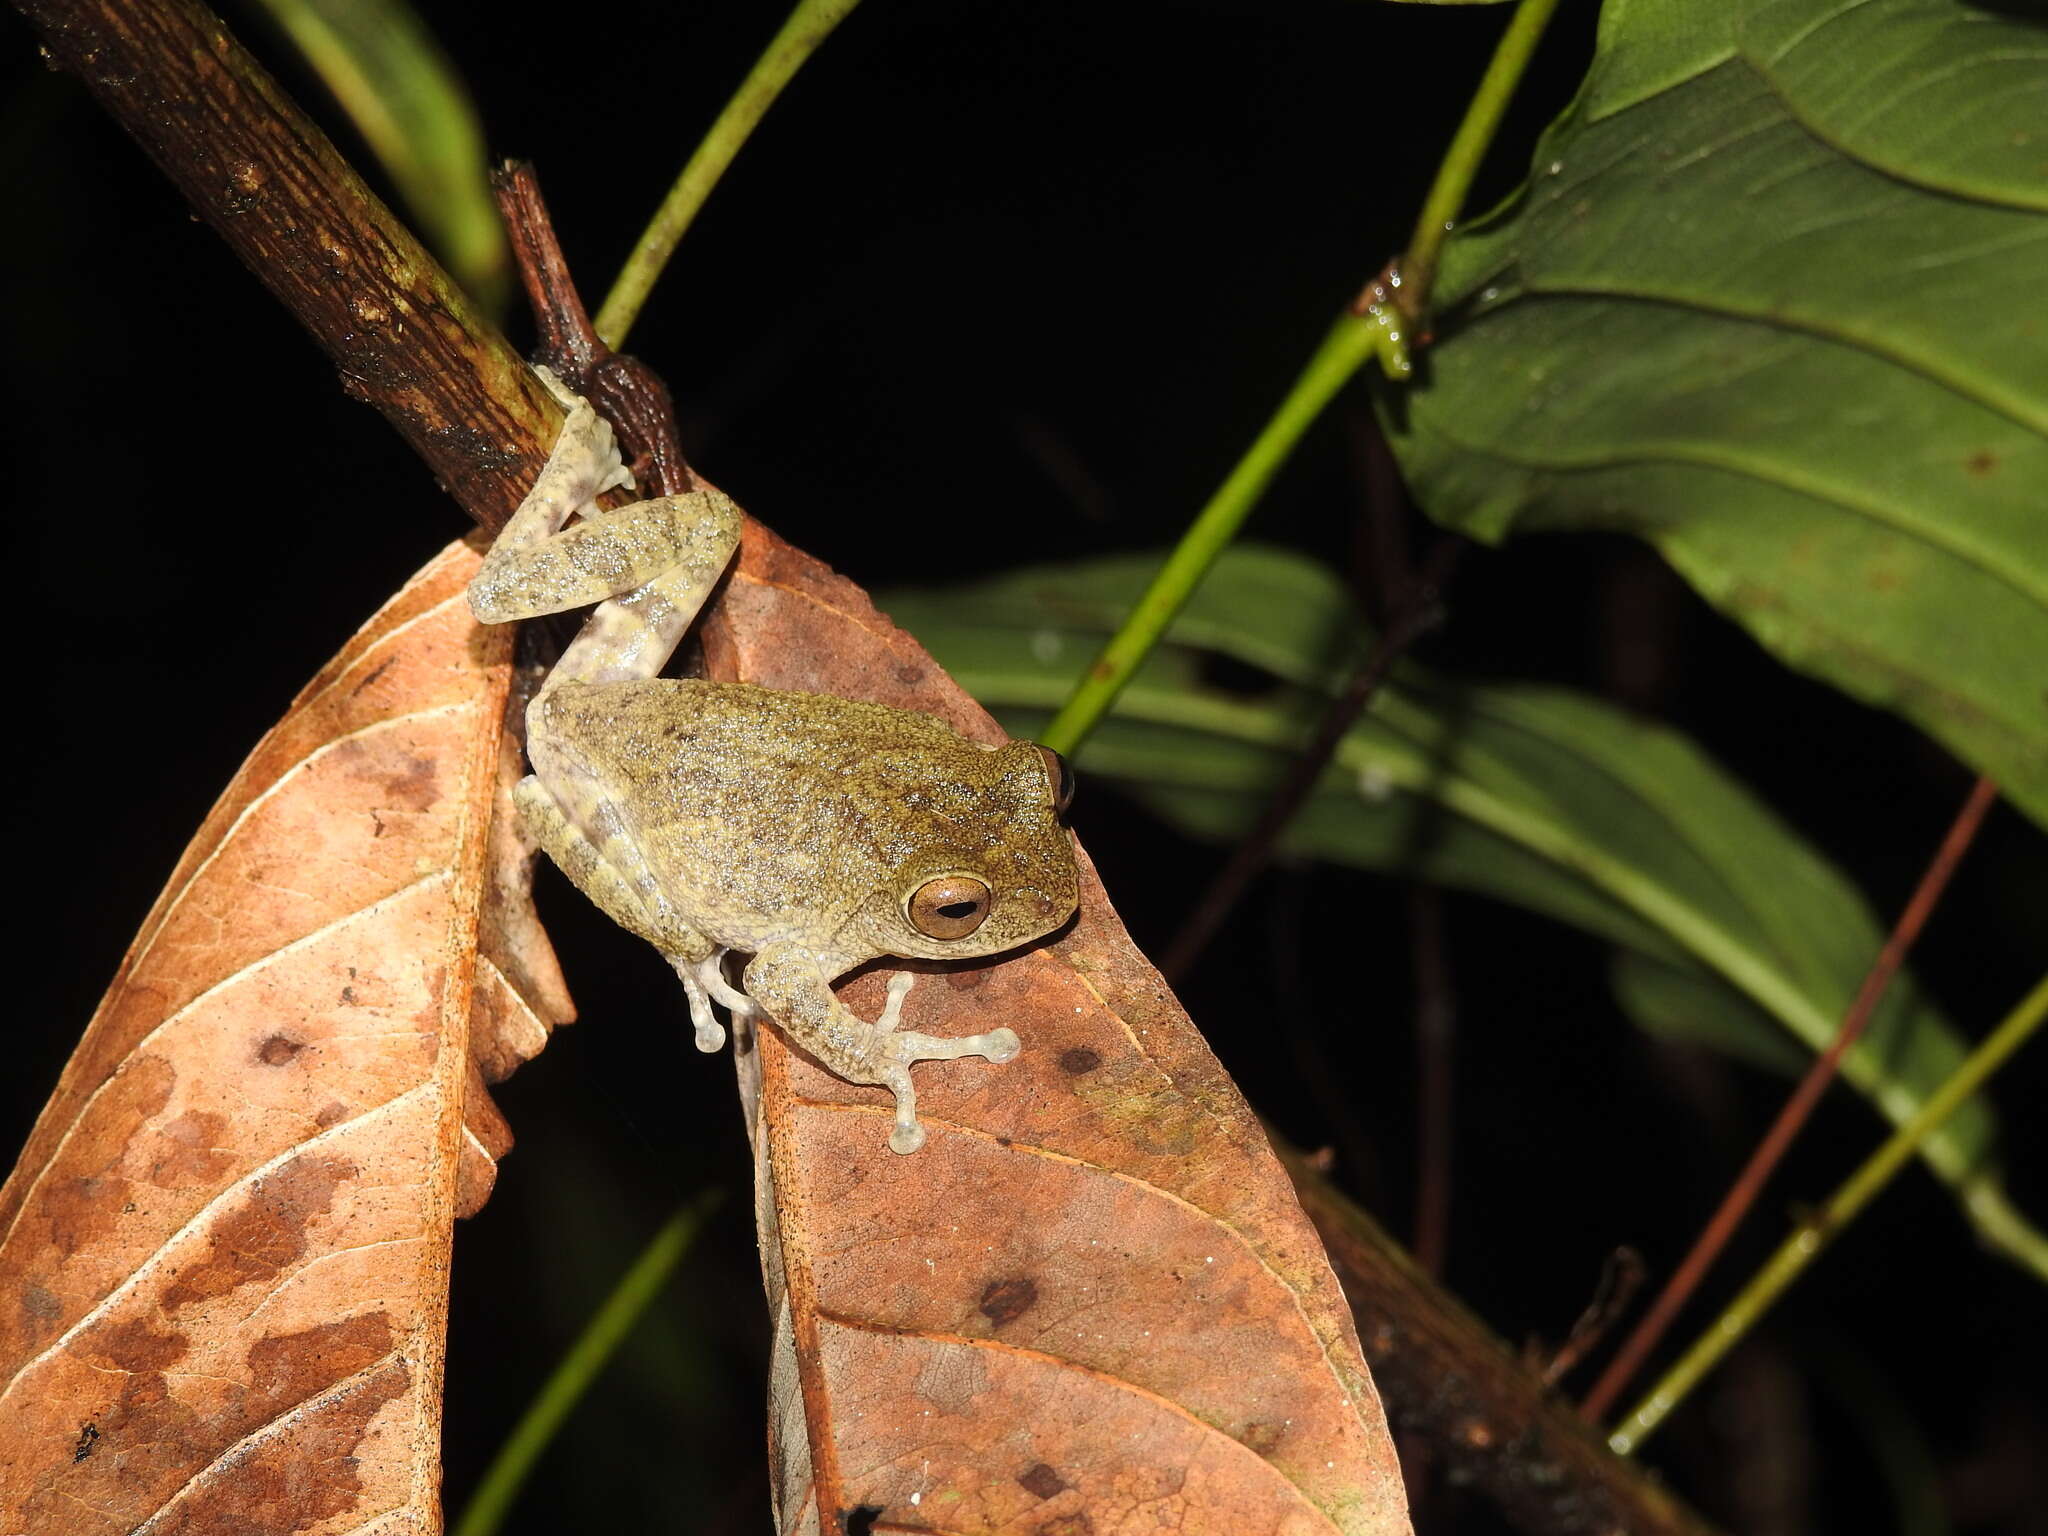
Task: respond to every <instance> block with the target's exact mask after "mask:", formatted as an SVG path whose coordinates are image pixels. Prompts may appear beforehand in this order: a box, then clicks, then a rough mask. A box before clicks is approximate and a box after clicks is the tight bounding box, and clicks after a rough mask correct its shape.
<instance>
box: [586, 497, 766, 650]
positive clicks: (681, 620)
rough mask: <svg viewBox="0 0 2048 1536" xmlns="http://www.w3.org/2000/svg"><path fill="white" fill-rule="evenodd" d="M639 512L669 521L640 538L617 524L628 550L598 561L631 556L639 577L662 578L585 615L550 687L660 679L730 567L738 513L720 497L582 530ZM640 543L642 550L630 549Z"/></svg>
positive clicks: (671, 501) (677, 501) (670, 502)
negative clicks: (661, 513)
mask: <svg viewBox="0 0 2048 1536" xmlns="http://www.w3.org/2000/svg"><path fill="white" fill-rule="evenodd" d="M641 506H644V507H660V506H667V507H669V508H670V509H671V511H670V515H669V516H668V518H667V520H666V522H663V521H662V520H661V519H659V518H654V517H652V516H650V517H649V518H648V519H647V522H648V527H647V528H646V529H642V530H638V531H635V530H630V529H626V526H625V522H624V521H622V522H621V524H620V527H621V529H622V530H624V532H625V533H626V534H627V535H629V537H628V538H627V543H628V544H630V545H631V548H630V550H629V551H625V552H622V551H621V550H618V549H611V548H607V551H606V553H605V555H604V557H603V558H607V559H609V558H613V557H616V558H619V559H621V560H623V559H625V558H626V553H630V554H631V558H632V561H633V570H634V571H635V572H636V573H637V572H639V571H642V570H647V571H658V572H659V574H655V575H652V577H651V579H649V580H646V581H644V582H641V583H640V584H639V585H636V586H634V587H633V588H632V589H631V590H626V589H624V588H621V587H614V588H613V589H612V590H613V591H614V592H620V593H622V595H620V596H617V597H614V598H612V600H611V601H610V602H607V603H602V604H600V605H599V606H598V608H597V609H596V611H595V612H593V613H592V614H591V615H590V618H589V619H588V620H587V621H586V622H585V623H584V626H583V628H582V630H581V632H579V633H578V634H577V636H576V638H575V639H574V640H572V641H570V642H569V646H568V648H567V649H566V650H564V651H563V652H562V659H561V660H560V661H558V662H556V663H555V669H554V671H553V672H551V673H550V674H549V675H548V682H549V684H550V685H553V684H556V683H560V682H563V681H568V680H575V681H579V682H586V683H623V682H632V681H635V680H637V679H640V678H648V677H658V676H659V675H660V674H661V669H662V666H663V665H664V664H665V663H666V662H667V661H668V659H669V657H670V656H671V655H673V654H674V653H675V649H676V647H677V646H678V645H680V644H681V643H682V639H683V632H684V631H685V630H687V629H688V628H689V627H690V621H691V620H692V619H694V618H696V617H697V610H698V609H700V608H702V607H703V606H704V600H705V599H706V598H708V597H709V596H710V595H711V589H712V588H713V587H715V586H717V585H718V579H719V577H721V576H723V575H724V574H725V568H726V566H727V565H729V564H731V562H732V552H733V551H734V550H735V549H737V548H738V547H739V542H740V509H739V508H738V507H737V506H735V505H734V504H733V503H732V501H731V500H729V499H728V498H727V497H725V496H723V495H721V494H720V493H719V492H717V491H693V492H691V493H690V494H689V495H688V496H673V497H668V498H666V499H665V500H663V501H660V502H652V501H650V502H643V503H641V504H640V506H634V507H624V508H621V509H620V510H619V511H618V512H615V513H606V514H604V515H603V516H601V517H599V518H597V519H596V520H594V521H593V522H592V523H590V524H588V525H587V526H589V527H591V528H593V529H594V530H597V531H598V532H602V531H603V530H604V529H605V527H606V526H607V521H608V520H609V519H614V518H616V519H621V520H627V519H630V518H631V517H632V516H633V515H635V514H637V513H639V511H640V508H641ZM583 526H585V525H579V526H578V527H575V528H571V529H570V530H569V531H568V534H564V535H562V537H564V538H566V537H568V536H569V535H573V534H578V533H581V532H582V531H583ZM643 538H644V543H634V542H632V541H634V540H641V539H643ZM593 558H597V557H596V556H593ZM623 572H624V567H623V566H622V567H621V573H622V574H623Z"/></svg>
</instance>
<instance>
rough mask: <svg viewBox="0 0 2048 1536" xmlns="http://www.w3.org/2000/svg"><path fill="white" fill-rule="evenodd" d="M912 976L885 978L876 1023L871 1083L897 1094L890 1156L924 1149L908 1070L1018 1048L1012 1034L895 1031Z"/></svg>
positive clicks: (1004, 1057)
mask: <svg viewBox="0 0 2048 1536" xmlns="http://www.w3.org/2000/svg"><path fill="white" fill-rule="evenodd" d="M916 983H917V978H916V977H915V976H914V975H912V974H911V973H910V972H909V971H898V972H897V973H896V974H895V975H894V976H891V977H890V978H889V996H888V1001H887V1002H885V1003H884V1004H883V1006H882V1012H881V1014H880V1016H879V1017H877V1018H876V1020H875V1026H874V1027H875V1037H876V1038H875V1042H874V1047H873V1049H874V1055H875V1058H876V1060H875V1063H874V1067H873V1072H874V1081H876V1082H879V1083H880V1084H881V1085H882V1086H883V1087H885V1088H887V1089H888V1090H889V1091H890V1092H891V1093H893V1094H894V1095H895V1096H896V1125H895V1128H894V1129H893V1130H891V1131H890V1132H889V1150H890V1151H891V1152H903V1153H910V1152H915V1151H916V1150H917V1149H918V1148H919V1147H922V1146H923V1145H924V1127H923V1126H921V1125H919V1124H918V1123H917V1089H916V1088H915V1087H914V1086H912V1084H911V1081H910V1069H911V1067H912V1066H913V1065H914V1064H916V1063H917V1062H920V1061H954V1060H957V1059H958V1058H960V1057H962V1056H983V1057H986V1058H987V1059H988V1060H990V1061H993V1062H1005V1061H1009V1060H1012V1059H1013V1058H1014V1057H1015V1056H1016V1055H1017V1053H1018V1052H1019V1051H1020V1050H1022V1049H1023V1046H1022V1045H1021V1043H1020V1042H1019V1041H1018V1039H1017V1032H1016V1031H1015V1030H1011V1029H992V1030H989V1031H988V1032H987V1033H986V1034H980V1035H961V1036H958V1037H955V1038H948V1037H945V1036H941V1035H923V1034H919V1033H918V1032H917V1031H916V1030H913V1029H898V1028H897V1027H896V1025H897V1022H898V1020H899V1019H900V1018H901V1017H902V1014H903V999H904V998H906V997H908V996H909V995H910V989H911V988H912V987H913V986H915V985H916Z"/></svg>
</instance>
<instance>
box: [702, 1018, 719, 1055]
mask: <svg viewBox="0 0 2048 1536" xmlns="http://www.w3.org/2000/svg"><path fill="white" fill-rule="evenodd" d="M696 1041H697V1049H698V1050H700V1051H703V1052H705V1053H706V1054H707V1055H708V1054H709V1053H710V1052H712V1051H716V1050H722V1049H724V1047H725V1026H724V1025H723V1024H721V1023H719V1022H718V1021H717V1020H716V1019H699V1020H697V1028H696Z"/></svg>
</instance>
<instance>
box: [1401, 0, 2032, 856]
mask: <svg viewBox="0 0 2048 1536" xmlns="http://www.w3.org/2000/svg"><path fill="white" fill-rule="evenodd" d="M2044 271H2048V26H2044V25H2042V24H2041V23H2039V22H2035V21H2027V20H2022V19H2020V18H2019V17H2017V16H2015V15H2011V14H1999V13H1998V12H1996V11H1994V10H1992V9H1990V8H1986V7H1984V6H1980V5H1975V4H1968V3H1964V0H1858V3H1853V4H1852V3H1844V0H1608V4H1607V6H1606V8H1605V11H1604V13H1603V16H1602V21H1601V29H1600V39H1599V45H1598V51H1597V55H1596V57H1595V60H1594V64H1593V68H1592V72H1591V74H1590V75H1589V76H1588V78H1587V80H1586V82H1585V85H1584V87H1583V89H1582V90H1581V92H1580V95H1579V99H1578V101H1577V102H1576V103H1575V104H1574V105H1573V107H1572V109H1571V110H1570V111H1569V112H1567V113H1566V114H1565V116H1564V117H1563V118H1562V119H1561V120H1560V121H1559V122H1558V123H1557V124H1555V125H1554V126H1553V127H1552V129H1551V130H1550V132H1549V133H1548V134H1547V135H1546V136H1545V137H1544V139H1543V142H1542V143H1541V145H1540V146H1539V148H1538V151H1537V154H1536V157H1535V166H1534V171H1533V174H1532V176H1531V178H1530V181H1529V183H1528V184H1527V185H1526V186H1525V187H1524V188H1523V190H1522V191H1521V192H1520V193H1519V194H1518V195H1517V196H1516V197H1515V198H1514V199H1513V200H1511V201H1510V202H1509V204H1507V205H1506V206H1505V207H1504V208H1502V209H1501V210H1498V211H1497V212H1496V213H1494V214H1493V215H1490V216H1488V217H1487V218H1484V219H1482V220H1479V221H1478V222H1476V223H1475V224H1474V225H1473V226H1472V227H1471V228H1470V229H1469V230H1466V231H1463V232H1461V233H1460V234H1458V235H1455V236H1453V237H1452V239H1451V240H1450V241H1449V243H1448V245H1447V246H1446V249H1445V253H1444V258H1443V266H1442V271H1441V276H1440V279H1439V282H1438V288H1437V301H1438V303H1439V304H1440V305H1441V306H1443V316H1442V321H1441V323H1440V324H1439V326H1438V335H1439V344H1438V345H1437V346H1436V347H1435V348H1433V349H1432V350H1431V351H1430V353H1429V354H1428V367H1427V377H1426V379H1425V380H1424V381H1423V382H1422V383H1421V385H1420V387H1417V388H1415V389H1413V390H1411V391H1408V392H1406V393H1405V394H1402V395H1391V396H1389V397H1388V399H1387V400H1386V414H1387V417H1388V421H1389V425H1390V430H1391V431H1392V433H1393V436H1394V444H1395V450H1396V452H1397V453H1398V454H1399V456H1400V459H1401V462H1402V464H1403V467H1404V469H1405V470H1406V472H1407V475H1408V477H1409V480H1410V483H1411V484H1412V485H1413V486H1414V488H1415V490H1416V493H1417V495H1418V496H1419V497H1420V498H1421V499H1422V501H1423V502H1424V504H1425V505H1426V506H1427V507H1428V509H1429V511H1430V513H1431V515H1432V516H1434V517H1436V518H1437V519H1438V520H1440V521H1442V522H1444V523H1447V524H1449V525H1451V526H1454V527H1457V528H1460V529H1463V530H1465V531H1467V532H1470V533H1473V534H1475V535H1477V536H1479V537H1481V538H1485V539H1489V540H1494V539H1499V538H1501V537H1503V536H1505V535H1506V534H1507V533H1509V532H1511V531H1520V530H1525V529H1587V528H1601V529H1622V530H1626V531H1628V532H1630V533H1634V534H1637V535H1639V536H1641V537H1642V538H1644V539H1646V540H1648V541H1649V542H1650V543H1652V544H1654V545H1655V546H1656V547H1657V548H1658V549H1659V550H1661V551H1662V552H1663V554H1664V555H1665V557H1666V558H1667V559H1669V560H1670V562H1671V563H1672V565H1673V566H1675V567H1676V568H1677V569H1678V570H1679V571H1680V572H1682V573H1683V574H1684V575H1685V576H1686V578H1687V579H1688V580H1690V581H1691V582H1692V583H1693V585H1694V586H1696V587H1697V588H1698V589H1699V590H1700V592H1701V593H1702V594H1704V595H1705V596H1706V597H1707V598H1708V599H1709V600H1710V601H1711V602H1713V603H1715V604H1717V605H1718V606H1719V607H1721V608H1722V609H1723V610H1724V611H1725V612H1727V613H1728V614H1730V615H1731V616H1732V617H1734V618H1736V619H1738V620H1739V621H1740V622H1741V623H1743V624H1744V625H1746V626H1747V627H1748V628H1749V629H1750V630H1752V631H1753V632H1754V633H1755V634H1756V635H1757V637H1758V638H1759V639H1761V640H1762V641H1763V642H1764V644H1766V645H1767V646H1769V647H1770V648H1771V649H1772V650H1774V651H1775V652H1777V654H1778V655H1779V656H1781V657H1782V658H1783V659H1784V660H1786V661H1787V662H1789V663H1791V664H1792V665H1793V666H1795V667H1798V668H1800V669H1801V670H1804V671H1808V672H1811V673H1813V674H1814V675H1816V676H1818V677H1821V678H1823V679H1825V680H1827V681H1828V682H1831V683H1833V684H1835V685H1836V686H1838V687H1841V688H1843V689H1846V690H1848V691H1849V692H1851V693H1853V694H1855V695H1857V696H1858V697H1860V698H1863V699H1865V700H1867V701H1869V702H1871V703H1874V704H1880V705H1883V706H1885V707H1887V708H1891V709H1895V710H1897V711H1899V712H1900V713H1901V714H1903V715H1905V716H1906V717H1907V718H1909V719H1911V720H1912V721H1914V722H1915V723H1916V724H1917V725H1919V726H1920V727H1921V728H1922V729H1924V730H1926V731H1928V732H1929V733H1930V734H1932V735H1934V736H1935V737H1937V738H1939V739H1940V740H1941V741H1942V742H1944V743H1945V744H1946V745H1947V746H1949V747H1950V748H1951V749H1952V750H1953V751H1955V752H1956V753H1957V754H1959V755H1960V756H1962V757H1963V758H1965V759H1967V760H1968V761H1969V762H1971V763H1972V764H1974V765H1976V766H1977V767H1979V768H1980V769H1982V770H1983V771H1985V772H1987V773H1990V774H1992V775H1993V776H1994V777H1996V778H1997V779H1998V780H1999V782H2000V784H2001V785H2002V786H2003V787H2004V789H2005V792H2006V793H2007V795H2009V796H2010V797H2011V798H2012V799H2013V800H2014V801H2015V802H2016V803H2017V804H2019V805H2020V806H2021V807H2023V808H2024V809H2025V810H2026V811H2027V813H2028V814H2030V815H2031V816H2033V817H2034V818H2035V819H2036V820H2039V821H2042V822H2044V823H2048V508H2044V504H2043V488H2044V487H2048V281H2044V278H2043V274H2044Z"/></svg>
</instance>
